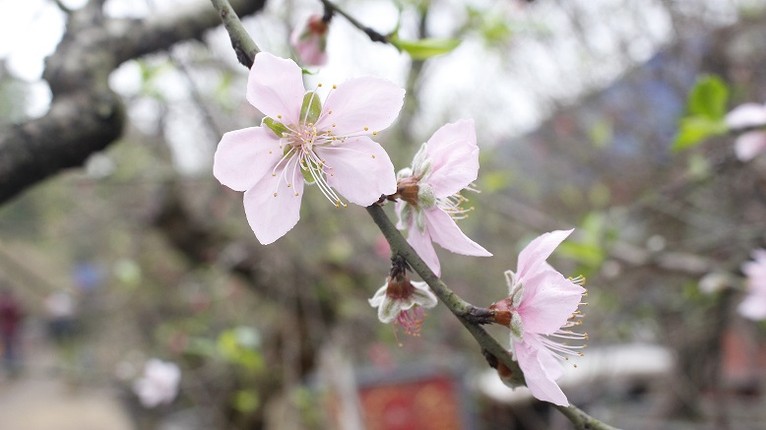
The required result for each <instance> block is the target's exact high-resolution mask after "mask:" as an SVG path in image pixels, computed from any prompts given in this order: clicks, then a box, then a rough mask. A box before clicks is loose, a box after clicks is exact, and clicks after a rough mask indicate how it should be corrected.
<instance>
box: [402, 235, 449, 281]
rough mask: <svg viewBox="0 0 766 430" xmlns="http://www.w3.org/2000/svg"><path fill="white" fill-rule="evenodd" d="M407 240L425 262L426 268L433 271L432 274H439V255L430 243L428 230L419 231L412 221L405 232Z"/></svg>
mask: <svg viewBox="0 0 766 430" xmlns="http://www.w3.org/2000/svg"><path fill="white" fill-rule="evenodd" d="M407 242H408V243H409V244H410V246H411V247H412V249H414V250H415V252H416V253H417V254H418V256H419V257H420V258H421V259H422V260H423V261H424V262H425V263H426V265H427V266H428V268H429V269H431V271H432V272H434V275H436V276H441V265H440V264H439V257H437V256H436V250H434V245H433V244H432V243H431V237H430V236H429V235H428V231H422V232H421V231H420V229H419V228H418V227H417V225H415V223H412V225H411V226H410V229H409V232H408V234H407Z"/></svg>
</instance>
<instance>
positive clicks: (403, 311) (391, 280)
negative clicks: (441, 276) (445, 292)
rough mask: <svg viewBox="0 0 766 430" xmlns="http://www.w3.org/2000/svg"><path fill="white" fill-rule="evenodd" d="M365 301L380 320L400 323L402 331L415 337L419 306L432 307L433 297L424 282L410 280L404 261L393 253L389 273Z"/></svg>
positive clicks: (421, 316)
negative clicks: (376, 312)
mask: <svg viewBox="0 0 766 430" xmlns="http://www.w3.org/2000/svg"><path fill="white" fill-rule="evenodd" d="M369 302H370V306H372V307H377V308H378V319H379V320H380V322H382V323H384V324H388V323H391V322H393V323H395V324H397V325H400V326H402V328H404V331H405V333H407V334H410V335H413V336H416V335H418V334H419V333H420V327H421V326H422V325H423V320H424V318H425V312H424V311H423V309H430V308H433V307H434V306H436V303H437V300H436V296H435V295H434V293H432V292H431V290H430V289H429V288H428V285H427V284H426V283H425V282H416V281H410V278H409V276H407V272H406V263H405V262H404V260H403V259H402V258H401V257H399V256H396V257H394V258H393V259H392V265H391V274H390V275H389V276H388V278H386V283H385V284H383V286H382V287H380V289H379V290H378V291H377V292H375V295H374V296H372V298H371V299H370V300H369Z"/></svg>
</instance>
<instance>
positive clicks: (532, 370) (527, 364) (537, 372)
mask: <svg viewBox="0 0 766 430" xmlns="http://www.w3.org/2000/svg"><path fill="white" fill-rule="evenodd" d="M514 353H515V355H516V359H517V360H518V362H519V367H521V370H522V372H524V380H525V381H526V384H527V387H529V391H531V392H532V395H533V396H535V398H537V399H539V400H543V401H546V402H550V403H553V404H556V405H559V406H569V400H567V396H566V395H565V394H564V392H563V391H561V388H560V387H559V386H558V384H556V379H558V377H559V376H560V374H561V364H559V362H558V361H557V360H556V359H555V358H554V357H553V356H552V355H551V354H550V353H548V352H547V351H546V350H545V349H544V347H543V346H542V345H529V344H517V345H516V348H515V350H514Z"/></svg>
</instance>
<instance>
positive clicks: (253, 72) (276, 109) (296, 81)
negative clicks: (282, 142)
mask: <svg viewBox="0 0 766 430" xmlns="http://www.w3.org/2000/svg"><path fill="white" fill-rule="evenodd" d="M305 92H306V90H305V88H304V87H303V74H302V72H301V68H300V67H298V65H297V64H295V62H294V61H293V60H288V59H285V58H279V57H275V56H274V55H271V54H269V53H268V52H259V53H258V54H256V55H255V61H254V62H253V67H251V68H250V75H249V76H248V79H247V101H249V102H250V104H251V105H253V106H255V108H256V109H258V110H259V111H261V112H262V113H263V114H264V115H266V116H268V117H271V118H272V119H273V120H275V121H279V122H282V123H286V124H288V125H290V124H297V123H298V116H299V114H300V109H301V104H302V103H303V94H305Z"/></svg>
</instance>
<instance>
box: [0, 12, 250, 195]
mask: <svg viewBox="0 0 766 430" xmlns="http://www.w3.org/2000/svg"><path fill="white" fill-rule="evenodd" d="M101 3H102V2H90V3H88V4H87V5H86V6H84V7H83V8H81V9H78V10H75V11H72V12H71V13H70V14H68V16H67V27H66V31H65V33H64V35H63V37H62V39H61V42H60V43H59V45H58V47H57V48H56V51H55V52H54V53H53V54H52V55H51V56H50V57H48V58H47V60H46V64H45V71H44V72H43V78H44V79H45V80H46V81H47V82H48V84H49V85H50V89H51V93H52V95H53V100H52V102H51V106H50V110H49V111H48V113H47V114H46V115H45V116H43V117H41V118H36V119H33V120H30V121H27V122H25V123H22V124H19V125H14V126H11V127H8V128H5V129H2V130H0V203H4V202H7V201H9V200H10V199H11V198H13V197H15V196H16V195H18V194H20V193H21V192H22V191H24V190H26V189H27V188H29V187H31V186H33V185H35V184H36V183H38V182H40V181H42V180H44V179H46V178H48V177H50V176H53V175H55V174H57V173H59V172H60V171H62V170H64V169H67V168H70V167H76V166H80V165H82V164H83V163H84V162H85V160H86V159H87V158H88V157H89V156H90V155H91V154H93V153H94V152H98V151H101V150H103V149H104V148H106V147H107V146H108V145H109V144H111V143H113V142H115V141H116V140H117V139H119V137H120V136H121V135H122V130H123V127H124V125H125V113H124V106H123V102H122V100H121V98H120V96H119V95H117V94H116V93H115V92H113V91H112V90H111V89H110V88H109V84H108V78H109V75H110V73H111V72H112V71H113V70H115V69H116V68H117V67H118V66H119V65H120V64H122V63H123V62H125V61H128V60H131V59H134V58H138V57H140V56H143V55H146V54H149V53H153V52H158V51H162V50H166V49H168V48H170V47H171V46H173V45H174V44H176V43H178V42H181V41H185V40H190V39H199V38H200V37H201V36H202V34H203V33H204V32H205V31H206V30H209V29H211V28H214V27H216V26H218V25H220V20H219V16H218V14H216V13H215V12H214V11H211V10H210V9H209V8H203V7H197V8H194V9H190V10H186V11H179V12H178V13H176V14H174V15H172V16H162V17H157V18H151V19H147V20H135V19H112V18H106V17H104V16H103V13H102V10H101V6H102V5H101ZM264 4H265V0H257V1H247V0H237V1H234V2H233V6H234V9H235V10H237V11H238V13H240V14H241V15H249V14H253V13H256V12H258V11H259V10H261V9H262V8H263V6H264Z"/></svg>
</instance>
